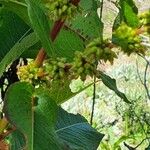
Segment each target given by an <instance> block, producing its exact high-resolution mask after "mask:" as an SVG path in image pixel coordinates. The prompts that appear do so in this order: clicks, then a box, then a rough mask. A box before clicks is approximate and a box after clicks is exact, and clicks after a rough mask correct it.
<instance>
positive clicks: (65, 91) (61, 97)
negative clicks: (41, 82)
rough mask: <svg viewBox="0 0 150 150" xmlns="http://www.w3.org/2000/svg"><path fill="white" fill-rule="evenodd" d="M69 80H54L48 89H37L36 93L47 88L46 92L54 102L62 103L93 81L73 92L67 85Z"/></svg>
mask: <svg viewBox="0 0 150 150" xmlns="http://www.w3.org/2000/svg"><path fill="white" fill-rule="evenodd" d="M70 82H71V81H69V80H66V82H64V83H62V82H60V81H55V82H52V84H51V86H50V88H49V89H43V88H42V89H41V88H40V89H38V90H37V91H38V93H42V92H43V91H44V90H47V92H48V93H49V96H50V97H51V98H52V99H54V100H55V102H56V103H57V104H58V105H60V104H62V103H64V102H65V101H68V100H69V99H71V98H72V97H74V96H76V95H77V94H79V93H81V92H82V91H84V90H85V89H87V88H88V87H90V86H91V85H93V83H91V84H89V85H87V86H86V87H84V88H82V89H80V90H79V91H77V92H75V93H73V92H72V91H71V89H70V87H69V85H70Z"/></svg>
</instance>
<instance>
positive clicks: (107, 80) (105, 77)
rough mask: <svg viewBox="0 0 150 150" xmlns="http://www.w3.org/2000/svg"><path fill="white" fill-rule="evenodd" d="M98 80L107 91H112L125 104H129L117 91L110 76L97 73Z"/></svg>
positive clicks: (124, 96)
mask: <svg viewBox="0 0 150 150" xmlns="http://www.w3.org/2000/svg"><path fill="white" fill-rule="evenodd" d="M99 79H101V80H102V82H103V83H104V85H106V86H107V87H108V88H109V89H111V90H113V91H114V92H115V93H116V94H117V95H118V96H119V97H120V98H121V99H123V100H124V101H125V102H126V103H131V102H130V101H129V100H128V99H127V97H126V95H125V94H124V93H122V92H121V91H119V90H118V88H117V84H116V80H115V79H112V78H111V77H110V76H108V75H106V74H104V73H103V72H99Z"/></svg>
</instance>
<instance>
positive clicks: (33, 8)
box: [26, 0, 54, 56]
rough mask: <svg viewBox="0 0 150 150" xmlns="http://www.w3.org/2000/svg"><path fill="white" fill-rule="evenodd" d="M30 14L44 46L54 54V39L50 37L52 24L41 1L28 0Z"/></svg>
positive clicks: (50, 53) (33, 25)
mask: <svg viewBox="0 0 150 150" xmlns="http://www.w3.org/2000/svg"><path fill="white" fill-rule="evenodd" d="M26 3H27V5H28V14H29V17H30V21H31V24H32V27H33V30H34V31H35V32H36V33H37V35H38V36H39V39H40V41H41V43H42V46H43V48H44V49H45V51H46V52H47V54H48V55H49V56H54V51H53V46H52V41H51V39H50V36H49V33H50V26H49V21H48V17H47V16H46V15H45V12H44V8H43V7H42V5H41V3H40V2H39V1H35V0H26Z"/></svg>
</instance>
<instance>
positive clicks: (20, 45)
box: [0, 33, 38, 77]
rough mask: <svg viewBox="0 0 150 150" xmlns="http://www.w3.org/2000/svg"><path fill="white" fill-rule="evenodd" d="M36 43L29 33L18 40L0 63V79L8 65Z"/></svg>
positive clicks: (33, 36)
mask: <svg viewBox="0 0 150 150" xmlns="http://www.w3.org/2000/svg"><path fill="white" fill-rule="evenodd" d="M37 42H38V39H37V37H36V35H35V34H34V33H31V34H29V35H28V36H26V37H25V38H23V39H20V40H19V41H18V42H17V43H16V44H15V45H14V46H13V47H12V48H11V49H10V51H9V52H8V53H7V54H6V55H5V56H4V58H3V59H2V61H1V62H0V77H1V76H2V74H3V72H4V71H5V69H6V67H7V66H8V65H9V64H11V63H12V62H13V61H15V60H16V59H17V58H19V57H20V56H21V54H22V53H23V52H24V51H25V50H27V49H28V48H30V47H31V46H33V45H34V44H36V43H37Z"/></svg>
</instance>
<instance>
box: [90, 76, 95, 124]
mask: <svg viewBox="0 0 150 150" xmlns="http://www.w3.org/2000/svg"><path fill="white" fill-rule="evenodd" d="M95 98H96V76H94V84H93V103H92V112H91V119H90V124H91V125H92V124H93V117H94V110H95Z"/></svg>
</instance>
